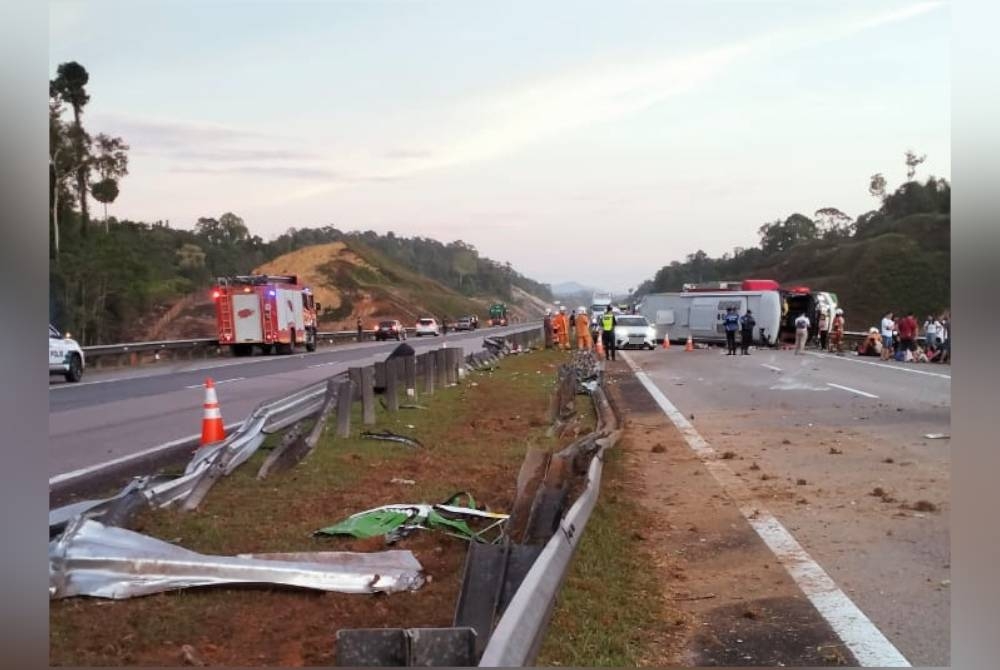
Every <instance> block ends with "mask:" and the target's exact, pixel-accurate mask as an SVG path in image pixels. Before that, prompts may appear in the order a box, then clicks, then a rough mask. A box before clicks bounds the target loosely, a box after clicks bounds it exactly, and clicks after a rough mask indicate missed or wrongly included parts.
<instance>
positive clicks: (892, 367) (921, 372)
mask: <svg viewBox="0 0 1000 670" xmlns="http://www.w3.org/2000/svg"><path fill="white" fill-rule="evenodd" d="M805 353H807V354H808V355H810V356H815V357H816V358H830V359H833V360H837V361H847V362H848V363H861V364H862V365H874V366H875V367H877V368H885V369H887V370H898V371H899V372H912V373H913V374H915V375H927V376H928V377H940V378H941V379H947V380H948V381H951V375H945V374H941V373H940V372H927V371H926V370H914V369H913V368H908V367H906V368H904V367H900V366H898V365H886V364H885V363H876V362H874V361H859V360H858V359H856V358H848V357H846V356H830V355H828V354H817V353H816V352H815V351H807V352H805Z"/></svg>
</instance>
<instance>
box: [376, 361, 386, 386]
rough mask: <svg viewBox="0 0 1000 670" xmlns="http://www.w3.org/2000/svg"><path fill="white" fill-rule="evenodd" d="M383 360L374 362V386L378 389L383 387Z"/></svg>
mask: <svg viewBox="0 0 1000 670" xmlns="http://www.w3.org/2000/svg"><path fill="white" fill-rule="evenodd" d="M385 368H386V362H385V361H377V362H376V363H375V386H376V387H377V388H380V389H384V388H385Z"/></svg>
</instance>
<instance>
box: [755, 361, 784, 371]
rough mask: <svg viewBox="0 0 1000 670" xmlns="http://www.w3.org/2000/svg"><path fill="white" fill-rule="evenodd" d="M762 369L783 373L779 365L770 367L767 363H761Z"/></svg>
mask: <svg viewBox="0 0 1000 670" xmlns="http://www.w3.org/2000/svg"><path fill="white" fill-rule="evenodd" d="M760 367H762V368H767V369H768V370H774V371H775V372H781V368H779V367H778V366H777V365H768V364H767V363H761V364H760Z"/></svg>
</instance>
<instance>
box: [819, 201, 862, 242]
mask: <svg viewBox="0 0 1000 670" xmlns="http://www.w3.org/2000/svg"><path fill="white" fill-rule="evenodd" d="M814 216H815V217H816V223H817V224H818V226H819V232H820V234H821V235H822V236H823V239H827V240H833V239H841V238H847V237H850V236H851V235H852V234H853V233H854V230H853V228H854V222H853V221H852V220H851V217H849V216H848V215H847V214H844V213H843V212H842V211H840V210H839V209H837V208H836V207H823V208H821V209H817V210H816V213H815V214H814Z"/></svg>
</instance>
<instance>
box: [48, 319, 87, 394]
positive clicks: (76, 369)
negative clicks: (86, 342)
mask: <svg viewBox="0 0 1000 670" xmlns="http://www.w3.org/2000/svg"><path fill="white" fill-rule="evenodd" d="M83 367H84V357H83V349H81V348H80V345H79V344H78V343H77V341H76V340H73V339H70V336H69V333H66V335H65V337H64V336H63V335H61V334H60V333H59V330H58V329H57V328H56V327H55V326H53V325H52V324H49V376H52V375H63V376H64V377H66V381H68V382H78V381H80V379H81V378H82V377H83Z"/></svg>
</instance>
